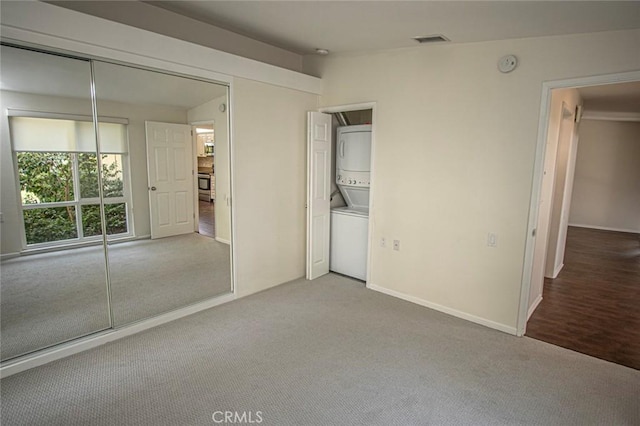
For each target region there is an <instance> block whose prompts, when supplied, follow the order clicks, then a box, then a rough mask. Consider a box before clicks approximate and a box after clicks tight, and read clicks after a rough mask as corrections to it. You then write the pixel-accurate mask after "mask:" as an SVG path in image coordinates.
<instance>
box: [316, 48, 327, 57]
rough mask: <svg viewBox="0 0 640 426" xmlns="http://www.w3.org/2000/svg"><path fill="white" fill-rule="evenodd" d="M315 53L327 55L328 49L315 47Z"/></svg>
mask: <svg viewBox="0 0 640 426" xmlns="http://www.w3.org/2000/svg"><path fill="white" fill-rule="evenodd" d="M316 53H317V54H318V55H323V56H324V55H328V54H329V50H328V49H316Z"/></svg>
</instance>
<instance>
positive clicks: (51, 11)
mask: <svg viewBox="0 0 640 426" xmlns="http://www.w3.org/2000/svg"><path fill="white" fill-rule="evenodd" d="M0 20H1V22H2V25H1V34H2V37H3V38H6V39H14V40H20V41H23V42H27V43H31V44H35V45H43V46H47V47H54V48H57V49H61V50H65V51H69V52H77V53H80V54H84V55H89V56H90V57H92V58H101V57H106V58H110V59H112V60H116V61H123V62H127V63H133V64H140V65H144V66H147V67H151V68H158V69H162V70H166V71H170V72H175V73H183V74H186V75H191V76H196V77H198V76H200V77H204V78H207V79H213V80H217V81H220V82H227V83H230V82H231V80H232V78H233V76H235V77H241V78H246V79H250V80H255V81H260V82H263V83H268V84H273V85H276V86H282V87H287V88H291V89H296V90H301V91H304V92H310V93H315V94H321V93H322V80H321V79H319V78H317V77H312V76H309V75H306V74H302V73H298V72H295V71H291V70H287V69H284V68H279V67H276V66H274V65H270V64H266V63H263V62H259V61H256V60H253V59H248V58H244V57H241V56H237V55H233V54H230V53H227V52H222V51H219V50H215V49H212V48H209V47H204V46H200V45H197V44H194V43H189V42H186V41H183V40H178V39H175V38H172V37H168V36H164V35H160V34H157V33H154V32H151V31H146V30H142V29H139V28H135V27H130V26H128V25H124V24H120V23H117V22H113V21H108V20H106V19H102V18H97V17H95V16H90V15H86V14H84V13H80V12H76V11H73V10H69V9H64V8H62V7H59V6H55V5H51V4H47V3H42V2H36V1H24V2H3V4H2V16H0ZM183 64H184V65H183ZM194 68H195V69H197V70H194ZM211 73H216V74H217V75H216V76H215V77H213V78H212V75H211Z"/></svg>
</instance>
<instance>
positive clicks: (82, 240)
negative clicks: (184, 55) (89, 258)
mask: <svg viewBox="0 0 640 426" xmlns="http://www.w3.org/2000/svg"><path fill="white" fill-rule="evenodd" d="M7 116H8V117H31V118H46V119H61V120H73V121H93V118H92V117H91V116H88V115H78V114H64V113H51V112H42V111H28V110H17V109H8V110H7ZM98 122H99V123H101V122H104V123H117V124H122V125H124V126H125V135H126V140H125V151H126V152H99V153H98V152H91V153H92V154H95V155H120V157H121V160H122V164H121V167H122V193H123V195H122V196H121V197H109V198H104V199H103V204H104V205H108V204H122V203H124V205H125V216H126V221H127V232H126V233H121V234H114V235H107V236H106V238H107V241H116V240H121V239H130V238H132V237H133V236H134V235H135V233H134V223H133V217H134V216H133V200H132V196H131V170H130V162H129V126H128V125H129V120H128V119H126V118H119V117H103V116H99V117H98ZM99 137H100V136H99V135H98V138H99ZM18 152H43V153H46V152H58V151H22V150H20V151H16V150H15V149H14V141H13V139H11V153H12V155H13V162H14V171H15V184H16V187H17V188H16V189H17V193H18V194H20V173H19V169H18V158H17V153H18ZM66 153H68V154H71V167H72V176H73V186H74V198H75V199H74V200H73V201H59V202H51V203H36V204H23V203H22V198H21V197H20V196H19V200H18V213H19V215H20V226H21V229H20V231H21V234H22V235H21V239H22V250H23V252H25V251H31V250H40V249H49V248H70V247H77V246H82V245H93V244H96V243H100V242H101V241H102V238H103V237H102V234H100V235H92V236H88V237H85V236H84V235H83V228H82V206H83V205H96V204H98V205H99V204H100V198H99V197H92V198H82V197H81V192H80V174H79V170H78V164H79V163H78V161H79V160H78V155H79V154H81V153H82V152H75V151H66ZM99 173H102V170H100V171H99ZM68 206H74V207H75V209H76V217H75V219H76V230H77V237H76V238H72V239H67V240H58V241H48V242H43V243H35V244H27V236H26V230H25V226H24V213H23V212H24V211H25V210H35V209H43V208H55V207H68Z"/></svg>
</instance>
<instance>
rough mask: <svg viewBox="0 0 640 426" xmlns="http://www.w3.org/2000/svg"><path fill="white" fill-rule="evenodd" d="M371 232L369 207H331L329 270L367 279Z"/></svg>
mask: <svg viewBox="0 0 640 426" xmlns="http://www.w3.org/2000/svg"><path fill="white" fill-rule="evenodd" d="M368 232H369V212H368V211H367V210H365V209H354V208H353V207H338V208H335V209H332V210H331V255H330V256H329V269H330V270H332V271H334V272H337V273H339V274H344V275H348V276H350V277H353V278H357V279H359V280H363V281H366V279H367V243H368Z"/></svg>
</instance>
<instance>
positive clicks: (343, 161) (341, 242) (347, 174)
mask: <svg viewBox="0 0 640 426" xmlns="http://www.w3.org/2000/svg"><path fill="white" fill-rule="evenodd" d="M336 141H337V143H336V151H337V152H336V184H337V186H338V189H339V190H340V192H341V193H342V196H343V198H344V200H345V202H346V203H347V205H346V206H345V207H336V208H333V209H331V254H330V257H329V269H330V270H332V271H334V272H338V273H340V274H344V275H348V276H350V277H354V278H357V279H360V280H366V278H367V245H368V241H369V238H368V234H369V187H370V186H371V125H370V124H364V125H357V126H342V127H338V129H337V131H336Z"/></svg>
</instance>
